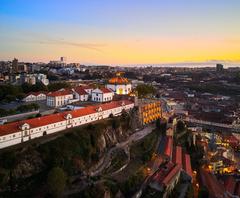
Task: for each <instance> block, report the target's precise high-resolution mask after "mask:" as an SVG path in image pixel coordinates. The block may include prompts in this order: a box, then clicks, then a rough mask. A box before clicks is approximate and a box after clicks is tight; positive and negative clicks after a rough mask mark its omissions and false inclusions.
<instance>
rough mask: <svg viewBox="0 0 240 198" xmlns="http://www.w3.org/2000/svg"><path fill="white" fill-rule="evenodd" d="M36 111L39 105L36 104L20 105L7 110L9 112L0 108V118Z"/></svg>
mask: <svg viewBox="0 0 240 198" xmlns="http://www.w3.org/2000/svg"><path fill="white" fill-rule="evenodd" d="M38 109H39V105H38V104H36V103H31V104H26V105H20V106H18V107H17V108H16V109H9V110H6V109H2V108H0V116H1V117H3V116H8V115H14V114H18V113H25V112H30V111H33V110H38Z"/></svg>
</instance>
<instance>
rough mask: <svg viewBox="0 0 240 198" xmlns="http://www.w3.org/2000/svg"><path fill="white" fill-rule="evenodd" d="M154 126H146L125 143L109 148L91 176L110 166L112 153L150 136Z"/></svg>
mask: <svg viewBox="0 0 240 198" xmlns="http://www.w3.org/2000/svg"><path fill="white" fill-rule="evenodd" d="M154 128H155V127H154V126H148V127H146V128H144V129H142V130H139V131H137V132H135V133H134V134H132V135H131V136H130V137H129V138H128V139H127V140H126V141H124V142H121V143H118V144H116V146H115V147H113V148H111V149H110V150H109V151H108V152H107V154H106V155H105V158H104V160H103V163H102V164H101V165H100V166H98V167H97V168H96V170H94V171H92V172H91V173H90V175H91V176H98V175H100V174H101V172H102V171H103V170H104V169H105V168H106V167H108V166H109V165H110V163H111V157H112V153H113V152H114V151H116V150H117V149H120V148H121V149H124V148H125V147H127V146H130V145H131V144H132V143H134V142H137V141H139V140H140V139H142V138H144V137H145V136H147V135H148V134H150V133H151V132H152V130H153V129H154Z"/></svg>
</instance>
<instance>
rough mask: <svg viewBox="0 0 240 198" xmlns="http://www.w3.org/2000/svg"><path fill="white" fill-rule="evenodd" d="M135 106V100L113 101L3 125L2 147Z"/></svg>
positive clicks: (1, 127)
mask: <svg viewBox="0 0 240 198" xmlns="http://www.w3.org/2000/svg"><path fill="white" fill-rule="evenodd" d="M133 107H134V102H132V101H130V100H120V101H112V102H108V103H103V104H99V105H92V106H87V107H84V108H81V109H77V110H73V111H65V112H61V113H56V114H51V115H47V116H42V117H39V118H32V119H27V120H21V121H17V122H12V123H8V124H5V125H1V126H0V149H2V148H6V147H9V146H12V145H16V144H20V143H22V142H26V141H29V140H31V139H34V138H38V137H41V136H44V135H48V134H53V133H57V132H60V131H63V130H66V129H68V128H73V127H77V126H81V125H84V124H88V123H92V122H95V121H97V120H102V119H106V118H108V117H109V116H110V115H113V116H118V115H121V114H122V112H123V111H129V110H131V109H132V108H133Z"/></svg>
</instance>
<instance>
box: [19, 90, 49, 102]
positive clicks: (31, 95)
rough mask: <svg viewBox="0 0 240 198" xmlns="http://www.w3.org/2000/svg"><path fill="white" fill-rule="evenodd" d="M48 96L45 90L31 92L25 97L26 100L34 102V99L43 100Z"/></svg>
mask: <svg viewBox="0 0 240 198" xmlns="http://www.w3.org/2000/svg"><path fill="white" fill-rule="evenodd" d="M46 98H47V96H46V94H45V93H44V92H31V93H29V94H27V95H26V97H25V98H23V100H22V101H24V102H33V101H41V100H46Z"/></svg>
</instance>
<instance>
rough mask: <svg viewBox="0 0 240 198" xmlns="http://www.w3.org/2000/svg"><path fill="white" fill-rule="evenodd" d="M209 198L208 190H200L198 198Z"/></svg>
mask: <svg viewBox="0 0 240 198" xmlns="http://www.w3.org/2000/svg"><path fill="white" fill-rule="evenodd" d="M208 197H209V192H208V189H207V188H206V187H205V186H203V187H201V188H200V189H199V193H198V198H208Z"/></svg>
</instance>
